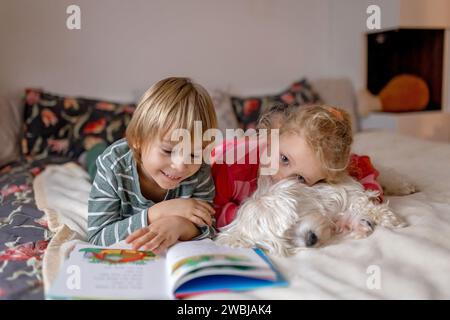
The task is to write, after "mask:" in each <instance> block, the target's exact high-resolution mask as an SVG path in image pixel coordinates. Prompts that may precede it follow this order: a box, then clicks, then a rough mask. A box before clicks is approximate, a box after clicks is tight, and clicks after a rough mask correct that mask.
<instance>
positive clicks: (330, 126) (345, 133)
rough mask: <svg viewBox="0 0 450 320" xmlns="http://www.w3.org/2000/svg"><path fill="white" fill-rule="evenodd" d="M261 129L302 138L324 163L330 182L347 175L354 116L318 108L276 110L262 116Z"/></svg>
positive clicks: (330, 109) (281, 106) (259, 126)
mask: <svg viewBox="0 0 450 320" xmlns="http://www.w3.org/2000/svg"><path fill="white" fill-rule="evenodd" d="M257 129H268V131H270V129H279V130H280V131H279V133H280V135H282V134H285V133H296V134H299V135H301V136H302V137H303V138H304V139H305V140H306V142H307V143H308V145H309V146H310V148H311V149H312V150H313V152H314V153H315V155H316V157H317V159H318V160H319V161H320V163H321V166H322V169H323V171H324V173H325V176H326V178H325V179H326V181H327V182H337V181H338V180H339V179H340V178H341V177H342V176H343V175H345V174H346V169H347V166H348V163H349V160H350V150H351V145H352V143H353V132H352V123H351V119H350V116H349V114H348V113H347V112H346V111H344V110H343V109H340V108H336V107H332V106H328V105H317V104H316V105H305V106H300V107H298V106H287V105H279V106H274V107H272V108H271V109H269V110H268V111H266V112H264V113H263V114H262V115H261V117H260V118H259V120H258V125H257Z"/></svg>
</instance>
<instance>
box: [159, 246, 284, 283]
mask: <svg viewBox="0 0 450 320" xmlns="http://www.w3.org/2000/svg"><path fill="white" fill-rule="evenodd" d="M167 269H168V270H167V272H168V276H169V281H170V287H171V288H172V291H174V289H175V288H176V287H177V286H178V285H179V284H181V283H184V282H185V281H181V280H180V279H181V278H183V277H184V276H186V275H188V274H189V275H190V276H189V279H193V278H195V277H199V276H202V275H206V274H208V275H209V274H222V275H224V274H233V275H239V276H247V277H249V276H252V277H262V278H266V279H275V278H276V274H275V272H274V271H273V270H272V269H271V268H270V266H269V265H268V264H267V263H266V262H265V261H264V260H263V259H262V258H261V257H260V256H259V255H258V254H257V253H256V252H255V251H254V250H253V249H249V248H230V247H226V246H220V245H217V244H215V243H214V242H213V241H212V240H211V239H203V240H199V241H185V242H179V243H177V244H175V245H174V246H172V247H171V248H170V249H169V250H168V252H167ZM199 269H205V270H204V271H205V272H204V273H200V272H197V273H195V272H194V271H199Z"/></svg>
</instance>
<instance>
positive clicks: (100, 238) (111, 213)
mask: <svg viewBox="0 0 450 320" xmlns="http://www.w3.org/2000/svg"><path fill="white" fill-rule="evenodd" d="M96 165H97V173H96V175H95V178H94V182H93V185H92V189H91V192H90V195H89V202H88V238H89V242H90V243H92V244H95V245H100V246H109V245H111V244H114V243H116V242H119V241H121V240H124V239H125V238H126V237H127V236H128V235H129V234H131V233H132V232H134V231H135V230H137V229H140V228H143V227H146V226H148V219H147V209H148V208H149V207H151V206H152V205H154V204H155V202H153V201H152V200H148V199H146V198H145V197H144V196H143V195H142V193H141V190H140V186H139V175H138V171H137V166H136V161H135V160H134V158H133V152H132V150H131V149H130V148H129V146H128V143H127V140H126V139H125V138H124V139H121V140H118V141H116V142H115V143H113V144H112V145H111V146H109V147H108V148H107V149H106V150H105V151H104V152H103V154H102V155H100V156H99V157H98V158H97V161H96ZM214 196H215V188H214V181H213V179H212V176H211V169H210V167H209V166H208V165H207V164H205V163H203V164H202V165H201V167H200V169H199V170H198V171H197V172H196V173H195V174H194V175H192V176H191V177H189V178H187V179H185V180H183V181H182V182H180V183H179V184H178V186H177V187H176V188H174V189H170V190H168V191H167V193H166V196H165V198H164V200H170V199H176V198H196V199H199V200H203V201H207V202H209V203H210V204H212V201H213V199H214ZM214 225H215V221H214V219H213V227H208V226H204V227H199V231H200V235H199V236H197V237H195V238H194V239H195V240H198V239H203V238H207V237H210V238H212V237H213V236H214V235H215V229H214Z"/></svg>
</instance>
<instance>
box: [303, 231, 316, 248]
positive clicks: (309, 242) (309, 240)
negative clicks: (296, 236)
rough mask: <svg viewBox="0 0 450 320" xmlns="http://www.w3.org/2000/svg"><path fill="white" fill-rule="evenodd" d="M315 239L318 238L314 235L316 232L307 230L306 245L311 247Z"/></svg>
mask: <svg viewBox="0 0 450 320" xmlns="http://www.w3.org/2000/svg"><path fill="white" fill-rule="evenodd" d="M317 240H319V239H318V238H317V236H316V234H315V233H314V232H312V231H308V233H307V234H306V241H305V242H306V246H307V247H312V246H313V245H315V244H316V243H317Z"/></svg>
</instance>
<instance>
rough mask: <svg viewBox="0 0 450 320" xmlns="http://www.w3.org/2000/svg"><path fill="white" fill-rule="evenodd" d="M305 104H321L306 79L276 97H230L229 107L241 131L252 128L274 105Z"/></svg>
mask: <svg viewBox="0 0 450 320" xmlns="http://www.w3.org/2000/svg"><path fill="white" fill-rule="evenodd" d="M307 103H321V98H320V96H319V94H318V93H317V92H316V91H315V90H314V89H313V88H312V86H311V84H310V83H309V82H308V81H307V80H306V79H302V80H300V81H297V82H294V83H293V84H292V85H291V86H290V87H289V88H288V89H286V90H285V91H283V92H281V93H279V94H276V95H267V96H257V97H247V98H241V97H231V105H232V106H233V110H234V112H235V114H236V117H237V119H238V121H239V123H240V126H241V127H242V128H243V129H249V128H254V127H255V126H256V123H257V120H258V118H259V116H260V115H261V113H262V112H264V111H265V110H267V109H268V108H270V107H272V106H274V105H276V104H285V105H286V104H288V105H296V106H301V105H304V104H307Z"/></svg>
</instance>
